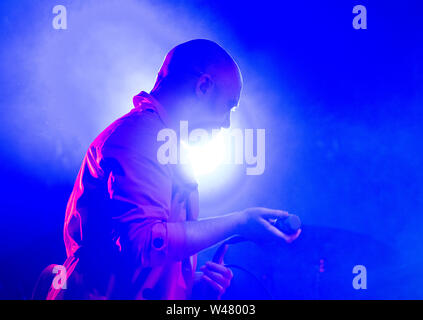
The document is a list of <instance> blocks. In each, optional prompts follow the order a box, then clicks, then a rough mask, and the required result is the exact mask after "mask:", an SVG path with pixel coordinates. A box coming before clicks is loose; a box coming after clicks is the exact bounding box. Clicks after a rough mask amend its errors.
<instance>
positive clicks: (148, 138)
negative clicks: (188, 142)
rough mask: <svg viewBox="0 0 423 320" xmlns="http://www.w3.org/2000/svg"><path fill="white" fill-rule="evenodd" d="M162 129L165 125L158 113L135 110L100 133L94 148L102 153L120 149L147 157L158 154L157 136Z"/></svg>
mask: <svg viewBox="0 0 423 320" xmlns="http://www.w3.org/2000/svg"><path fill="white" fill-rule="evenodd" d="M162 129H165V125H164V124H163V122H162V121H161V120H160V117H159V115H158V114H157V113H155V112H152V111H149V110H139V109H133V110H131V111H130V112H129V113H127V114H126V115H124V116H123V117H121V118H119V119H117V120H116V121H115V122H113V123H112V124H111V125H109V126H108V127H107V128H106V129H105V130H104V131H103V132H102V133H100V135H99V136H98V137H97V138H96V139H95V140H94V142H93V146H94V147H95V148H96V149H98V150H101V151H102V152H107V150H110V149H120V150H130V151H133V152H137V153H138V152H141V153H143V154H145V155H148V154H152V153H153V152H154V154H156V151H157V148H158V147H159V142H158V141H157V135H158V133H159V132H160V131H161V130H162Z"/></svg>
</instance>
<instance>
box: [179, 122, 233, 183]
mask: <svg viewBox="0 0 423 320" xmlns="http://www.w3.org/2000/svg"><path fill="white" fill-rule="evenodd" d="M225 141H226V140H225V139H224V135H223V132H222V130H221V131H220V132H219V133H218V134H216V135H214V136H213V137H212V138H211V139H209V140H208V141H206V142H203V143H200V144H186V143H184V144H183V146H184V148H185V151H186V153H187V156H188V161H189V162H190V164H191V167H192V170H193V173H194V175H195V177H196V178H199V177H202V176H206V175H210V174H211V173H213V172H214V171H215V170H216V169H217V168H218V167H219V166H220V165H221V164H222V163H223V160H224V159H225V155H226V152H227V145H226V142H225Z"/></svg>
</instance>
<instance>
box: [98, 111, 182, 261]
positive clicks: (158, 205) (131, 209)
mask: <svg viewBox="0 0 423 320" xmlns="http://www.w3.org/2000/svg"><path fill="white" fill-rule="evenodd" d="M155 116H156V115H155V114H147V115H141V116H132V117H128V118H126V119H123V120H122V122H121V123H119V124H118V125H117V127H116V128H115V130H114V131H113V132H112V133H111V134H110V136H109V137H108V139H107V140H106V142H105V143H104V144H103V145H102V146H101V152H100V153H101V161H102V164H101V167H102V168H103V170H104V172H105V178H107V189H108V190H107V194H108V195H109V197H110V205H111V206H112V207H113V210H111V212H112V220H113V222H114V225H115V228H116V230H117V233H118V236H119V242H120V246H121V251H122V252H123V253H124V254H125V256H127V257H129V258H130V259H131V260H134V261H133V262H135V263H136V264H140V265H141V266H142V267H150V266H156V265H161V264H163V263H165V261H166V260H168V259H170V258H171V257H170V253H169V247H171V246H172V245H171V243H172V242H175V243H181V237H183V230H182V229H181V228H180V227H178V226H176V225H175V224H169V223H168V218H169V213H170V210H171V200H172V171H171V169H170V168H169V167H168V165H162V164H160V163H159V162H158V160H157V150H158V147H159V143H160V142H158V141H157V133H158V131H159V130H160V129H161V128H162V127H161V123H160V121H159V120H158V119H156V118H155ZM182 242H183V241H182Z"/></svg>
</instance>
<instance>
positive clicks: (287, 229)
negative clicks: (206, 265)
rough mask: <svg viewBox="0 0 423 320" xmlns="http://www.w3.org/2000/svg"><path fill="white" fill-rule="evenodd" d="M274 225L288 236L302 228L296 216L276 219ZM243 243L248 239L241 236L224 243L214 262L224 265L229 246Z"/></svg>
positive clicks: (215, 255)
mask: <svg viewBox="0 0 423 320" xmlns="http://www.w3.org/2000/svg"><path fill="white" fill-rule="evenodd" d="M273 225H274V226H275V227H276V228H278V229H279V230H280V231H281V232H283V233H285V234H286V235H293V234H295V233H297V231H298V230H299V229H300V228H301V220H300V218H299V217H298V216H297V215H295V214H288V215H287V216H286V217H283V218H278V219H276V221H275V222H274V223H273ZM242 241H247V239H245V238H244V237H241V236H235V237H232V238H229V239H228V240H226V241H224V242H223V243H222V244H221V245H220V246H219V248H218V249H217V250H216V252H215V254H214V256H213V260H212V261H213V262H216V263H222V261H223V257H224V256H225V253H226V251H228V246H229V245H230V244H235V243H238V242H242Z"/></svg>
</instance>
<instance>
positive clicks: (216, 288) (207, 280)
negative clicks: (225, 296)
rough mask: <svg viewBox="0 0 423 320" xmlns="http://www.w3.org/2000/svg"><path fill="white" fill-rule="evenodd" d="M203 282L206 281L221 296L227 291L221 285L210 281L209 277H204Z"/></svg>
mask: <svg viewBox="0 0 423 320" xmlns="http://www.w3.org/2000/svg"><path fill="white" fill-rule="evenodd" d="M203 280H204V281H206V282H207V283H208V284H209V285H210V286H211V287H212V289H213V290H215V291H217V292H218V293H219V294H222V293H224V292H225V290H224V289H223V288H222V287H221V286H220V285H219V284H217V283H216V282H215V281H213V280H212V279H210V278H209V277H208V276H207V275H203Z"/></svg>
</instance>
